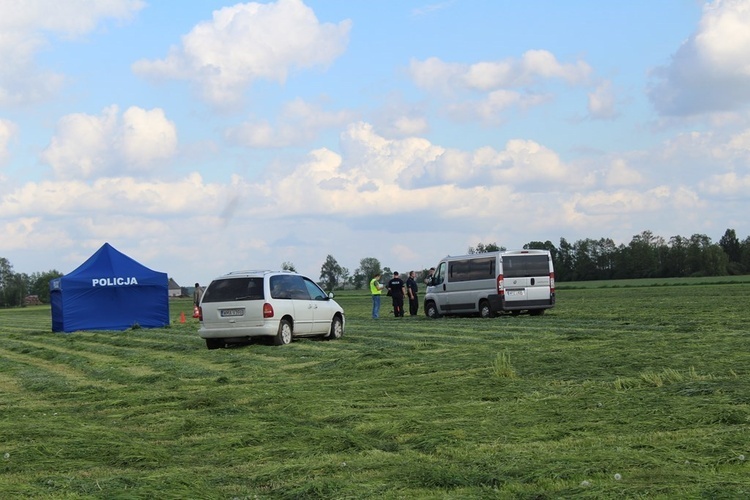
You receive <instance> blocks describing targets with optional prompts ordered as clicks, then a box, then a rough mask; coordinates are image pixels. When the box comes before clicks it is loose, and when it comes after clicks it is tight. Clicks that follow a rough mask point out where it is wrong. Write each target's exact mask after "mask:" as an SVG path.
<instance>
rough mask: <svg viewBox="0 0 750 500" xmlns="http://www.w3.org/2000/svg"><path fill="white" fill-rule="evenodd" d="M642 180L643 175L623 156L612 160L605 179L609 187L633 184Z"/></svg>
mask: <svg viewBox="0 0 750 500" xmlns="http://www.w3.org/2000/svg"><path fill="white" fill-rule="evenodd" d="M642 182H643V175H641V173H640V172H638V171H637V170H635V169H634V168H631V167H630V166H629V165H628V164H627V162H626V161H625V160H623V159H621V158H620V159H617V160H615V161H613V162H612V164H611V165H610V167H609V169H608V170H607V173H606V176H605V179H604V184H605V185H606V186H607V187H620V186H632V185H635V184H640V183H642Z"/></svg>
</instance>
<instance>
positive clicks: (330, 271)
mask: <svg viewBox="0 0 750 500" xmlns="http://www.w3.org/2000/svg"><path fill="white" fill-rule="evenodd" d="M342 275H343V268H342V267H341V266H340V265H339V263H338V262H336V259H334V258H333V255H330V254H329V255H328V256H327V257H326V261H325V262H324V263H323V265H322V266H321V267H320V281H321V283H323V286H324V287H325V288H326V289H327V290H328V291H329V292H330V291H331V290H333V289H334V288H336V284H337V283H338V282H339V281H340V279H341V276H342Z"/></svg>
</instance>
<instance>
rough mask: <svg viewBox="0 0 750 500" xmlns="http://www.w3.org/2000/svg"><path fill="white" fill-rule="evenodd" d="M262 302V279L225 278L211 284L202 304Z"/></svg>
mask: <svg viewBox="0 0 750 500" xmlns="http://www.w3.org/2000/svg"><path fill="white" fill-rule="evenodd" d="M237 300H263V278H225V279H218V280H214V281H212V282H211V284H210V285H208V288H207V289H206V293H205V294H203V302H233V301H237Z"/></svg>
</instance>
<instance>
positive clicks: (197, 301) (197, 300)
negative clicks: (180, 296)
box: [193, 283, 203, 307]
mask: <svg viewBox="0 0 750 500" xmlns="http://www.w3.org/2000/svg"><path fill="white" fill-rule="evenodd" d="M201 297H203V288H201V286H200V284H199V283H196V284H195V289H194V290H193V305H194V306H195V307H198V306H199V305H201Z"/></svg>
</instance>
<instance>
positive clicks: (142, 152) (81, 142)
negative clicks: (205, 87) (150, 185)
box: [41, 106, 177, 179]
mask: <svg viewBox="0 0 750 500" xmlns="http://www.w3.org/2000/svg"><path fill="white" fill-rule="evenodd" d="M176 148H177V131H176V128H175V125H174V123H172V122H171V121H169V120H167V118H166V116H165V115H164V111H163V110H161V109H158V108H156V109H152V110H144V109H142V108H138V107H135V106H133V107H130V108H128V109H127V110H126V111H125V113H123V114H122V117H120V116H119V109H118V107H117V106H110V107H108V108H105V109H104V110H103V111H102V114H101V115H99V116H95V115H87V114H83V113H75V114H70V115H67V116H64V117H63V118H61V119H60V121H59V122H58V124H57V129H56V134H55V136H54V137H53V138H52V140H51V141H50V144H49V146H47V148H46V149H45V150H44V151H43V152H42V154H41V159H42V161H44V162H46V163H48V164H49V165H50V166H51V167H52V169H53V170H54V172H55V174H56V175H57V176H58V177H60V178H76V179H90V178H94V177H96V176H99V175H111V174H115V173H122V172H140V173H143V172H148V171H149V170H150V169H151V168H152V167H153V166H154V165H156V164H157V162H163V161H167V160H169V159H170V158H171V157H172V156H173V155H174V154H175V151H176Z"/></svg>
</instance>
